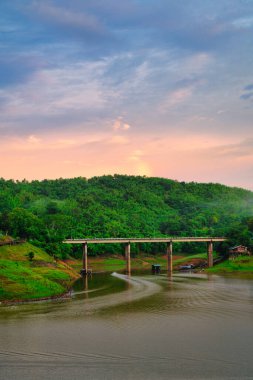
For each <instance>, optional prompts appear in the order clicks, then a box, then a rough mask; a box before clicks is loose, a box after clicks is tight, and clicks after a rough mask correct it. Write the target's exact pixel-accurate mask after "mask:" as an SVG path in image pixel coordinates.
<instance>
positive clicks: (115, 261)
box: [68, 253, 207, 272]
mask: <svg viewBox="0 0 253 380" xmlns="http://www.w3.org/2000/svg"><path fill="white" fill-rule="evenodd" d="M191 259H205V260H206V259H207V255H206V253H203V254H197V255H185V254H180V255H178V254H176V255H173V265H174V266H177V265H179V264H183V263H185V262H188V261H190V260H191ZM68 263H69V264H70V265H71V266H72V267H73V268H75V269H76V270H78V271H79V270H80V269H81V268H82V261H81V260H73V261H68ZM152 264H160V265H161V268H162V269H166V268H167V257H166V255H161V254H160V255H155V256H139V257H132V258H131V268H132V269H150V268H151V266H152ZM88 267H89V268H92V271H93V272H104V271H105V272H113V271H122V270H124V269H126V261H125V259H124V258H123V257H122V256H118V257H92V256H89V257H88Z"/></svg>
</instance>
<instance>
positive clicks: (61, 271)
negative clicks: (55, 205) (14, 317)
mask: <svg viewBox="0 0 253 380" xmlns="http://www.w3.org/2000/svg"><path fill="white" fill-rule="evenodd" d="M31 252H32V253H33V255H31ZM29 254H30V256H33V258H32V259H31V257H30V259H29ZM76 278H78V275H77V273H76V272H74V271H73V270H72V269H71V268H70V267H68V266H67V265H66V264H64V263H63V262H61V261H59V260H57V261H56V260H55V259H54V258H53V257H51V256H49V255H48V254H47V253H45V252H44V251H43V250H42V249H40V248H37V247H35V246H33V245H32V244H29V243H25V244H17V245H5V246H1V247H0V301H6V300H8V301H10V300H15V301H17V300H30V299H38V298H44V297H45V298H46V297H52V296H58V295H61V294H63V293H64V292H66V291H67V289H68V288H69V286H70V284H71V282H72V281H73V280H74V279H76Z"/></svg>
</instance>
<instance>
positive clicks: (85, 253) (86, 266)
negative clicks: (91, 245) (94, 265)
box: [83, 243, 88, 274]
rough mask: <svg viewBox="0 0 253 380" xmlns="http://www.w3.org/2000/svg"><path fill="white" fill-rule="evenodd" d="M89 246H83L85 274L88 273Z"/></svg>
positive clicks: (85, 244)
mask: <svg viewBox="0 0 253 380" xmlns="http://www.w3.org/2000/svg"><path fill="white" fill-rule="evenodd" d="M87 254H88V244H87V243H84V244H83V274H87V273H88V255H87Z"/></svg>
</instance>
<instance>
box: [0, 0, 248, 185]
mask: <svg viewBox="0 0 253 380" xmlns="http://www.w3.org/2000/svg"><path fill="white" fill-rule="evenodd" d="M0 139H1V140H0V141H1V144H0V177H3V178H6V179H7V178H8V179H9V178H12V179H18V180H22V179H24V178H25V179H27V180H32V179H44V178H59V177H63V178H72V177H78V176H82V177H87V178H89V177H92V176H99V175H104V174H115V173H117V174H128V175H145V176H153V177H165V178H171V179H175V180H179V181H187V182H188V181H196V182H215V183H216V182H219V183H223V184H226V185H229V186H239V187H243V188H247V189H251V190H253V0H125V1H118V0H71V1H69V0H51V1H49V0H12V1H9V0H1V1H0Z"/></svg>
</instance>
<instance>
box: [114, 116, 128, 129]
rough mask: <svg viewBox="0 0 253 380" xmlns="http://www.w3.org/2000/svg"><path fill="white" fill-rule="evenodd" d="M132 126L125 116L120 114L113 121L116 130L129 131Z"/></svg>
mask: <svg viewBox="0 0 253 380" xmlns="http://www.w3.org/2000/svg"><path fill="white" fill-rule="evenodd" d="M130 128H131V126H130V125H129V124H127V123H125V122H124V121H123V117H121V116H119V117H118V118H117V119H116V120H115V121H114V123H113V126H112V129H113V130H114V131H128V130H129V129H130Z"/></svg>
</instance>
